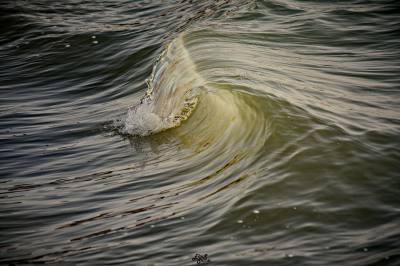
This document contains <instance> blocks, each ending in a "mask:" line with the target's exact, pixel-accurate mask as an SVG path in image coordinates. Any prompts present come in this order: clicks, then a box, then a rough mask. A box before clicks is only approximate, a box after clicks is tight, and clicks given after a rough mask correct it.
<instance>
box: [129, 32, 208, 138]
mask: <svg viewBox="0 0 400 266" xmlns="http://www.w3.org/2000/svg"><path fill="white" fill-rule="evenodd" d="M204 84H205V80H204V79H203V78H202V77H201V76H200V75H199V74H198V73H197V72H196V67H195V65H194V63H193V61H192V60H191V58H190V55H189V54H188V52H187V50H186V48H185V47H184V44H183V36H182V35H180V36H179V37H178V38H176V39H175V40H174V41H172V42H171V43H170V44H169V45H168V47H167V48H166V49H165V50H164V52H163V53H162V54H161V55H160V57H159V58H158V60H157V62H156V64H155V66H154V68H153V72H152V74H151V77H150V78H149V79H148V80H147V85H148V89H147V92H146V95H145V96H144V97H143V98H142V100H141V102H140V103H139V104H138V105H136V106H133V107H131V108H130V109H129V110H128V113H127V116H126V120H125V124H124V128H123V131H124V132H123V133H125V134H130V135H138V136H147V135H151V134H155V133H158V132H161V131H164V130H167V129H169V128H174V127H177V126H179V125H180V124H181V123H182V122H183V121H185V120H186V119H187V118H188V117H189V116H190V114H191V113H192V112H193V110H194V109H195V107H196V105H197V103H198V96H199V92H200V90H201V88H202V87H203V86H204Z"/></svg>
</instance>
